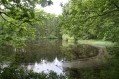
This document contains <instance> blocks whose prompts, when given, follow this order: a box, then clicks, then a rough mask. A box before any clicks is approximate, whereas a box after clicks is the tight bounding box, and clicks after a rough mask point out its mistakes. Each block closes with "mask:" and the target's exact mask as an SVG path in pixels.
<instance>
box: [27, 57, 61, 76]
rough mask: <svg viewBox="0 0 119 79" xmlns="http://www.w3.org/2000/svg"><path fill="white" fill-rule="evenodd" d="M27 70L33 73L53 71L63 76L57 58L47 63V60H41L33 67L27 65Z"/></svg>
mask: <svg viewBox="0 0 119 79" xmlns="http://www.w3.org/2000/svg"><path fill="white" fill-rule="evenodd" d="M27 68H28V69H30V70H33V71H34V72H38V73H39V72H45V73H48V72H49V71H54V72H56V73H57V74H63V68H62V61H59V60H58V59H57V58H55V59H54V61H53V62H48V61H47V60H41V62H40V63H37V62H36V63H34V65H28V66H27Z"/></svg>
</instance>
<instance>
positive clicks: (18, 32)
mask: <svg viewBox="0 0 119 79" xmlns="http://www.w3.org/2000/svg"><path fill="white" fill-rule="evenodd" d="M52 4H53V2H52V0H0V47H2V46H13V47H15V48H16V47H23V46H25V44H27V43H30V42H31V41H39V40H41V39H42V40H43V39H60V40H63V38H62V36H63V35H68V36H69V38H73V40H74V41H75V42H76V41H78V40H92V39H93V40H104V41H111V42H113V43H116V45H115V46H114V47H112V48H111V47H110V48H107V51H108V52H109V53H110V52H111V53H110V54H111V56H112V57H111V58H110V59H109V60H108V61H109V62H108V63H107V64H108V65H107V67H103V68H102V69H98V68H97V69H96V68H95V69H81V70H79V71H78V70H70V74H71V76H69V75H68V76H65V77H64V76H62V75H60V76H58V75H57V74H56V73H54V72H51V73H49V74H47V75H46V74H44V73H39V74H38V73H33V72H32V71H31V72H27V71H24V70H23V69H18V63H17V65H15V67H14V66H13V65H11V67H10V68H6V69H3V70H2V69H1V66H0V70H2V72H3V73H2V72H0V78H1V79H7V78H8V77H9V76H10V77H11V78H12V77H14V78H13V79H23V78H22V76H23V73H24V74H25V75H24V79H30V78H33V79H36V78H37V79H38V76H39V78H41V79H49V78H50V79H74V77H75V76H74V74H78V76H79V75H80V77H81V79H118V78H119V76H118V74H119V69H118V68H119V63H118V60H119V51H118V49H119V46H118V43H119V35H118V34H119V0H69V2H68V3H67V4H65V5H63V4H61V7H62V10H63V13H62V14H61V15H58V16H57V15H55V14H50V13H46V12H44V11H43V10H42V9H36V5H40V6H42V8H43V7H46V6H50V5H52ZM67 40H68V39H67ZM67 40H65V41H67ZM77 46H80V45H77ZM77 46H76V47H74V48H77ZM31 47H32V46H31ZM39 47H40V46H39ZM49 47H50V46H49ZM52 47H53V46H52ZM54 47H56V46H54ZM57 47H60V46H57ZM70 48H71V49H73V47H70ZM82 48H84V49H85V50H86V48H85V47H82ZM87 48H88V47H87ZM89 48H90V47H89ZM29 49H30V48H29ZM34 49H35V46H34ZM57 49H58V48H57ZM64 49H65V50H66V48H64ZM90 50H93V48H90ZM56 51H57V50H56ZM68 51H69V50H68ZM72 51H73V53H72V54H71V53H70V52H67V51H65V52H66V53H67V57H70V58H71V57H72V55H73V54H74V52H76V50H72ZM82 51H83V52H84V53H85V51H84V50H82ZM31 52H32V51H31ZM49 52H50V51H49ZM91 52H92V51H91ZM22 53H23V52H22ZM87 53H89V51H87ZM26 54H28V56H29V58H30V57H32V56H34V58H35V56H41V57H42V55H40V54H39V53H38V54H37V53H36V54H35V55H32V54H29V53H28V52H27V53H26ZM70 54H71V56H70ZM3 55H4V54H3ZM15 55H20V56H22V57H23V54H22V55H21V53H17V54H16V53H15V54H14V55H13V57H14V56H15ZM0 56H1V55H0ZM51 56H52V55H51ZM75 56H77V53H75ZM75 56H74V59H75V58H76V57H75ZM22 57H21V59H22ZM24 57H25V54H24ZM17 58H18V57H16V59H17ZM37 58H38V57H37ZM1 59H2V58H1ZM12 59H13V60H14V58H12ZM26 59H27V57H26ZM38 59H39V58H38ZM34 62H35V60H34ZM12 66H13V67H12ZM16 69H18V71H17V72H16V73H18V74H16V73H15V70H16ZM75 71H76V73H74V72H75ZM110 71H111V72H110ZM7 72H9V73H7ZM14 73H15V74H16V75H14ZM6 74H8V75H7V76H6ZM27 74H29V75H27ZM18 76H19V77H18ZM30 76H31V77H30ZM11 78H10V79H11ZM78 78H79V77H77V78H75V79H78Z"/></svg>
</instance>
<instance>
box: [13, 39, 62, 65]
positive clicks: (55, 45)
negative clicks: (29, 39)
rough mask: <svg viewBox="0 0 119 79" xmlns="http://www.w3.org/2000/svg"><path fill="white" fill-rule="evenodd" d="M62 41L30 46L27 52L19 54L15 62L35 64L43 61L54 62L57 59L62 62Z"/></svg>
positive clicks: (44, 42) (42, 41) (26, 48)
mask: <svg viewBox="0 0 119 79" xmlns="http://www.w3.org/2000/svg"><path fill="white" fill-rule="evenodd" d="M60 46H61V41H58V40H54V41H53V40H51V41H48V40H41V41H40V42H39V44H38V43H37V44H28V45H27V46H26V47H25V52H18V53H16V56H15V62H19V63H35V62H41V60H43V59H44V60H47V61H48V62H52V61H53V60H54V59H55V58H56V57H57V58H58V60H62V55H61V50H60Z"/></svg>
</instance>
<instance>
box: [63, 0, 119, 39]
mask: <svg viewBox="0 0 119 79" xmlns="http://www.w3.org/2000/svg"><path fill="white" fill-rule="evenodd" d="M118 3H119V1H118V0H98V1H97V0H75V1H73V0H70V2H69V3H68V4H66V5H65V6H64V8H63V9H64V12H63V17H64V18H63V22H62V27H63V28H64V29H65V30H66V33H68V34H69V35H71V36H73V37H74V38H82V39H104V40H110V41H118V40H117V39H119V36H118V33H119V30H118V29H119V24H118V23H119V22H118V20H119V18H118V16H119V7H118V6H119V5H118Z"/></svg>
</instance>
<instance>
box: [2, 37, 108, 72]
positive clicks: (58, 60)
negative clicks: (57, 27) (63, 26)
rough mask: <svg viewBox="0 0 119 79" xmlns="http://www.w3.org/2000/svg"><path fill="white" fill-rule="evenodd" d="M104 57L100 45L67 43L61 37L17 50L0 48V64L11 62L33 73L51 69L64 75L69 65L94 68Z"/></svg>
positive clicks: (76, 67)
mask: <svg viewBox="0 0 119 79" xmlns="http://www.w3.org/2000/svg"><path fill="white" fill-rule="evenodd" d="M64 44H65V45H64ZM66 44H67V45H66ZM105 56H107V51H106V49H105V48H104V47H94V46H90V45H74V44H73V45H68V43H66V42H62V41H61V40H47V39H43V40H40V41H38V42H33V43H28V44H27V45H26V46H25V47H24V48H20V49H18V48H17V49H16V48H13V47H10V46H2V47H1V48H0V62H1V64H2V67H7V66H9V65H10V64H13V63H14V64H17V65H19V66H22V67H24V68H26V69H27V70H33V72H37V73H40V72H45V73H48V72H49V71H54V72H56V73H57V74H65V73H67V70H68V69H71V68H75V69H80V68H88V67H97V66H100V65H104V64H105V62H106V61H105Z"/></svg>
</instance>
